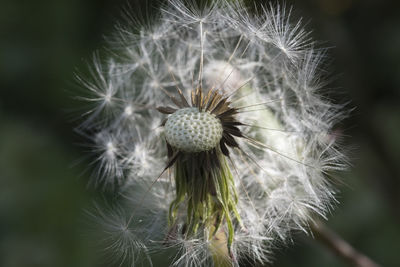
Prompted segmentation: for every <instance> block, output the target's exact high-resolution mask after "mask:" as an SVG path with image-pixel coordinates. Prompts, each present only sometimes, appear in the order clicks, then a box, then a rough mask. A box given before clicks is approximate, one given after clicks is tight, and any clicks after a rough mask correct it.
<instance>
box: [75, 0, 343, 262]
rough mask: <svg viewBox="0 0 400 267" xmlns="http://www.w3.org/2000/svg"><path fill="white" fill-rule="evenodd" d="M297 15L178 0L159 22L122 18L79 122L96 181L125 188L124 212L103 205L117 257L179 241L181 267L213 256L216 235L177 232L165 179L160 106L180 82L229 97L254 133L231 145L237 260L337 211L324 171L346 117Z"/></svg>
mask: <svg viewBox="0 0 400 267" xmlns="http://www.w3.org/2000/svg"><path fill="white" fill-rule="evenodd" d="M289 16H290V10H289V11H288V10H287V9H285V8H284V7H280V6H279V5H277V6H273V5H271V6H268V7H265V8H264V9H262V12H261V14H258V15H251V14H250V13H249V12H248V11H247V10H246V9H245V8H244V7H243V5H242V4H241V3H240V2H239V1H227V0H221V1H214V4H212V5H207V6H204V7H197V6H196V5H195V4H194V3H193V2H192V1H187V2H185V1H182V0H170V1H169V3H168V4H167V5H166V6H164V7H163V9H162V11H161V13H160V16H159V18H158V19H157V20H156V21H155V22H154V24H152V25H150V26H149V25H146V26H143V27H139V26H138V25H137V24H135V23H136V21H135V20H132V21H131V23H132V24H129V21H128V22H126V23H127V24H126V25H123V24H120V25H119V27H118V32H117V34H116V35H115V38H114V39H113V40H112V42H111V43H110V44H111V45H110V46H111V49H113V48H114V51H113V53H112V54H111V55H107V56H105V58H106V60H104V62H103V61H100V59H99V58H98V57H95V60H94V62H93V68H92V69H93V71H92V76H93V77H92V78H91V79H87V80H86V79H81V81H82V84H83V85H84V86H85V87H86V88H87V89H88V90H89V91H88V92H89V94H88V95H87V96H85V97H83V99H84V100H87V101H88V102H89V103H90V106H89V110H88V112H87V113H86V114H85V116H86V118H87V119H86V120H85V122H83V123H82V125H81V126H80V129H81V131H87V132H88V133H92V134H93V135H92V138H93V142H94V143H95V146H94V147H95V148H96V149H95V151H94V152H96V157H97V161H98V162H99V165H98V166H99V167H98V174H97V176H96V177H97V179H98V182H100V183H103V184H104V185H105V186H106V187H107V186H109V187H112V186H114V185H116V184H118V185H120V188H121V196H122V199H121V206H122V207H124V210H125V211H124V212H119V213H116V212H115V211H114V212H113V211H110V210H107V211H101V210H99V217H100V219H102V220H103V221H104V226H105V228H106V229H107V227H111V228H112V230H111V231H105V233H106V234H112V235H113V236H114V237H115V233H118V235H117V237H118V236H119V237H120V238H117V239H115V243H113V244H112V245H111V246H109V248H110V249H117V250H119V251H120V252H122V253H119V254H116V256H117V257H120V259H119V260H120V261H130V260H132V259H134V258H135V257H134V255H135V254H136V253H139V252H143V251H145V252H152V253H157V252H158V251H161V250H163V249H165V248H170V247H175V248H177V251H178V252H177V255H176V256H175V257H173V258H172V259H171V261H172V262H173V264H174V265H175V266H203V265H207V264H210V262H212V260H211V258H210V253H209V251H208V250H207V248H208V245H209V244H208V243H207V242H208V241H207V240H204V239H201V238H191V239H187V238H186V237H185V236H183V235H182V236H181V235H179V234H177V235H175V236H170V235H169V229H168V225H167V213H168V208H169V203H170V201H172V200H173V199H174V193H175V191H174V186H173V183H172V182H171V179H172V178H171V177H170V176H169V175H168V173H164V174H163V175H161V176H160V177H158V176H159V175H160V174H161V173H162V172H163V169H164V168H165V165H166V162H167V156H166V154H167V151H166V146H165V140H164V136H163V132H162V130H161V128H160V127H159V126H160V125H161V123H162V121H163V119H164V118H165V115H162V114H161V113H158V112H157V111H156V110H155V107H157V106H163V105H168V104H169V103H168V101H169V100H168V98H167V97H166V94H174V93H175V92H176V87H179V88H180V89H182V90H183V93H184V94H185V95H186V96H189V94H190V92H191V90H193V89H194V88H195V87H196V86H199V85H202V86H203V87H204V88H218V89H220V90H221V91H223V92H225V93H226V94H228V95H229V94H230V95H231V96H232V101H233V105H234V106H235V107H237V108H238V109H239V110H240V111H241V112H240V113H239V114H238V116H237V117H238V120H239V121H241V122H244V123H245V124H246V125H244V126H242V128H241V130H242V131H243V132H244V133H245V134H246V135H247V136H249V137H252V138H254V139H255V140H257V142H248V141H247V140H238V141H239V142H240V147H241V149H242V151H239V150H236V149H231V155H232V156H231V157H232V161H231V163H230V168H231V170H232V173H233V175H234V178H235V185H236V188H237V192H238V193H239V202H238V207H237V208H238V211H239V214H240V218H241V220H242V225H237V227H236V229H235V238H234V243H233V244H232V254H233V255H231V256H232V261H233V264H234V265H238V264H239V262H240V260H241V259H243V258H246V259H252V260H254V261H255V262H265V261H270V260H271V258H270V255H271V250H272V248H274V247H275V246H276V245H277V244H281V243H284V242H285V241H286V240H287V239H288V238H289V236H290V233H291V232H292V231H293V230H302V231H305V232H306V231H307V224H308V222H309V221H310V220H312V217H313V216H315V215H320V216H323V217H324V216H325V215H326V213H327V212H328V211H329V209H330V207H331V206H330V205H331V204H330V203H331V202H332V201H333V200H334V191H333V190H332V189H331V186H330V184H329V181H328V180H327V179H326V178H325V174H326V172H328V171H331V170H338V169H342V168H343V164H342V162H343V156H342V155H341V153H340V152H339V151H338V149H337V147H336V144H335V142H334V138H332V135H331V134H330V131H331V129H332V127H333V126H334V124H335V123H336V122H337V120H338V119H339V118H340V117H341V116H342V114H341V113H340V112H339V111H338V109H339V108H340V107H339V106H334V105H332V104H330V103H329V102H327V101H326V100H325V99H323V98H322V97H321V96H319V95H318V93H319V91H320V90H321V89H323V87H324V86H325V81H324V80H323V78H322V77H321V75H320V74H321V73H323V74H325V73H324V70H323V69H321V65H320V63H321V60H322V58H323V52H322V51H321V50H315V49H314V48H313V46H314V44H313V43H312V42H311V41H310V39H309V35H308V33H307V32H306V31H304V29H303V28H302V26H301V23H300V21H299V22H294V23H293V24H291V22H290V19H289ZM113 46H115V47H113ZM116 55H118V57H117V56H116ZM93 104H95V105H93ZM178 227H182V223H181V224H178ZM137 233H140V234H137ZM113 240H114V239H113ZM118 242H119V243H118ZM130 246H131V247H130Z"/></svg>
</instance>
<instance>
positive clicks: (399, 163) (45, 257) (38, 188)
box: [0, 0, 400, 267]
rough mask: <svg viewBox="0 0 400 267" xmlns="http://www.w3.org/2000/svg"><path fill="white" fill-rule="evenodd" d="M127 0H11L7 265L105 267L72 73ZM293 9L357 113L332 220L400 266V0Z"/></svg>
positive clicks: (5, 109) (4, 121) (304, 4)
mask: <svg viewBox="0 0 400 267" xmlns="http://www.w3.org/2000/svg"><path fill="white" fill-rule="evenodd" d="M126 2H127V0H85V1H83V0H35V1H32V0H0V266H4V267H31V266H32V267H33V266H40V267H46V266H49V267H58V266H75V267H79V266H82V267H91V266H100V265H99V263H98V262H97V260H96V259H97V257H96V254H95V253H94V251H93V249H91V246H89V245H88V243H87V242H86V239H85V229H84V228H83V227H82V210H83V209H85V208H87V207H88V206H90V205H91V201H92V199H93V197H94V196H96V192H95V191H94V190H93V189H91V188H90V187H87V182H88V179H89V178H88V177H89V175H90V166H89V168H88V166H86V165H85V164H82V163H79V159H81V158H82V157H83V156H84V155H85V149H84V148H82V147H81V146H79V143H80V142H81V141H82V140H81V139H80V137H79V136H78V135H77V134H75V133H74V132H73V128H74V126H76V121H75V120H74V118H75V117H76V116H77V113H75V112H74V111H75V110H76V109H77V108H78V106H77V105H79V103H77V102H76V101H75V100H74V99H73V98H71V95H73V92H74V78H73V73H74V71H75V70H76V68H83V66H84V65H85V64H86V63H85V61H84V60H85V59H90V58H91V56H92V53H93V51H95V50H96V49H102V48H103V45H104V41H103V35H104V34H109V33H111V32H112V31H113V25H114V24H115V22H116V21H117V20H118V18H119V17H120V13H121V9H122V8H123V7H124V6H125V5H126ZM128 2H129V1H128ZM130 2H135V1H130ZM136 2H139V0H137V1H136ZM141 2H144V1H141ZM147 2H150V1H147ZM248 2H251V1H248ZM258 2H262V0H259V1H258ZM286 2H287V3H288V4H289V5H290V4H293V5H294V10H295V13H294V18H296V17H298V16H302V17H303V19H305V21H308V24H307V26H306V27H307V28H308V29H310V30H313V36H314V38H315V39H317V40H323V41H325V43H324V45H325V46H329V47H332V49H331V50H330V56H331V58H332V61H333V62H332V70H333V72H334V76H335V79H334V81H333V82H332V84H331V85H330V86H331V87H332V90H335V91H336V92H340V93H339V94H335V97H334V101H337V102H341V103H342V102H343V101H347V100H349V101H351V103H350V106H351V107H355V109H354V111H353V112H352V114H351V116H350V117H349V118H348V119H346V120H345V121H344V122H343V124H342V125H339V127H338V130H339V131H340V132H341V133H343V134H344V135H345V139H344V141H345V146H346V147H350V148H351V149H350V151H351V154H350V157H351V159H352V163H353V166H352V168H351V170H350V171H348V172H346V173H342V174H340V175H341V177H342V180H343V184H342V185H340V190H341V193H340V194H339V201H340V202H341V203H340V204H339V205H338V207H337V209H336V210H335V211H334V212H333V214H332V216H330V217H331V218H330V220H329V222H328V225H329V226H330V227H331V228H332V229H334V230H335V231H336V232H337V233H339V234H340V235H341V236H342V237H344V238H345V239H346V240H348V241H349V242H350V243H351V244H352V245H353V246H355V247H356V248H357V249H359V250H360V251H361V252H363V253H365V254H367V255H368V256H370V257H371V258H373V259H374V260H375V261H376V262H378V263H380V264H382V265H383V266H400V254H399V252H400V1H396V0H393V1H383V0H302V1H289V0H288V1H286ZM150 4H151V5H152V4H153V3H150ZM77 162H78V163H77ZM275 257H276V261H275V264H274V266H297V267H299V266H308V267H309V266H347V265H346V263H344V262H343V261H342V260H340V259H339V258H338V257H336V256H335V255H334V254H333V253H332V252H331V251H329V250H327V249H326V248H325V247H324V246H322V245H321V244H320V243H318V242H316V241H314V240H313V239H312V238H310V237H307V236H304V235H301V234H300V235H298V236H296V238H295V242H294V244H293V245H291V246H289V247H288V248H286V249H283V250H279V251H277V252H276V256H275ZM156 266H157V265H156Z"/></svg>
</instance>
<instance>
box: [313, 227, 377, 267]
mask: <svg viewBox="0 0 400 267" xmlns="http://www.w3.org/2000/svg"><path fill="white" fill-rule="evenodd" d="M311 230H312V232H313V234H314V236H315V238H316V240H318V241H319V242H321V243H323V244H324V245H325V246H326V247H327V248H329V249H330V250H332V251H333V252H334V253H335V254H337V255H338V256H339V257H341V258H342V259H344V260H346V261H347V262H348V263H350V264H351V265H352V266H357V267H380V265H379V264H377V263H375V262H374V261H373V260H371V259H370V258H369V257H367V256H366V255H364V254H362V253H361V252H359V251H357V250H356V249H355V248H353V247H352V246H351V245H350V244H349V243H348V242H347V241H346V240H344V239H343V238H342V237H340V236H339V235H338V234H337V233H335V232H334V231H333V230H331V229H329V228H328V227H327V226H326V225H325V224H323V223H322V222H320V221H315V222H314V223H311Z"/></svg>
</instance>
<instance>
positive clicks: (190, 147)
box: [164, 108, 223, 152]
mask: <svg viewBox="0 0 400 267" xmlns="http://www.w3.org/2000/svg"><path fill="white" fill-rule="evenodd" d="M164 129H165V137H166V139H167V142H168V143H169V144H170V145H171V146H173V147H175V148H177V149H179V150H180V151H184V152H201V151H207V150H210V149H213V148H215V147H216V146H217V145H218V144H219V141H220V140H221V138H222V132H223V129H222V124H221V121H220V119H218V118H217V117H216V116H215V115H213V114H211V113H209V112H201V111H199V109H198V108H182V109H179V110H177V111H176V112H175V113H173V114H171V115H170V116H169V117H168V120H167V122H166V123H165V128H164Z"/></svg>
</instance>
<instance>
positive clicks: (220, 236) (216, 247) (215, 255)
mask: <svg viewBox="0 0 400 267" xmlns="http://www.w3.org/2000/svg"><path fill="white" fill-rule="evenodd" d="M227 242H228V240H227V236H226V234H225V232H224V230H223V229H221V228H220V229H219V230H218V231H217V233H216V234H215V235H213V236H211V241H210V251H211V255H212V259H213V262H214V266H215V267H233V263H232V258H231V257H230V253H229V249H228V246H227Z"/></svg>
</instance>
